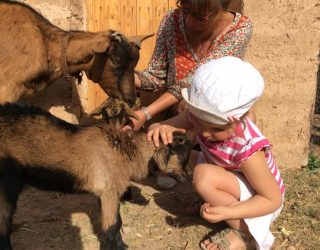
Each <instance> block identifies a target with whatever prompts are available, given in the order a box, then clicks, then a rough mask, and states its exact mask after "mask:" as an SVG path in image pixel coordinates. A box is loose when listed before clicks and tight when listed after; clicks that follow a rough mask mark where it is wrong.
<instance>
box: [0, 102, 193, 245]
mask: <svg viewBox="0 0 320 250" xmlns="http://www.w3.org/2000/svg"><path fill="white" fill-rule="evenodd" d="M107 102H108V103H107V105H106V104H104V107H103V108H102V110H100V111H101V113H102V115H103V117H104V118H105V119H108V120H109V122H106V121H105V120H101V121H99V122H97V123H95V124H92V125H86V126H78V125H73V124H69V123H67V122H65V121H63V120H60V119H58V118H57V117H55V116H53V115H51V114H50V113H48V112H46V111H43V110H41V109H39V108H36V107H32V106H22V105H17V104H5V105H0V141H1V143H0V249H1V250H4V249H5V250H7V249H11V242H10V226H11V220H12V217H13V214H14V211H15V209H16V202H17V199H18V196H19V194H20V193H21V191H22V188H23V186H24V185H26V184H28V185H31V186H35V187H38V188H41V189H45V190H54V191H61V192H77V191H87V192H90V193H92V194H94V195H95V196H97V197H98V198H99V199H100V204H101V213H102V214H101V222H102V232H103V235H102V236H101V249H126V244H125V243H124V242H123V241H122V238H121V234H120V228H121V225H122V222H121V218H120V214H119V199H120V197H121V195H122V194H123V192H124V191H125V190H126V189H127V187H128V186H129V184H130V181H131V180H139V179H141V178H144V177H147V175H148V171H149V169H150V167H153V165H156V166H157V167H158V168H159V169H160V170H161V171H162V172H165V173H168V172H172V171H175V169H172V168H171V167H172V164H168V162H169V161H170V158H171V157H172V156H175V157H173V158H175V159H176V158H178V159H179V161H178V162H179V164H178V165H179V166H177V170H178V172H179V171H181V169H182V168H184V167H185V165H186V163H187V161H188V158H189V153H190V150H191V142H190V140H189V139H188V138H187V137H186V136H185V135H184V134H179V133H177V134H175V135H174V142H173V143H172V144H171V145H169V146H165V145H163V146H161V147H160V148H157V149H156V150H155V148H154V146H153V143H147V142H146V135H145V134H143V133H134V134H133V135H132V136H129V134H127V133H121V132H119V129H118V128H117V126H115V125H114V124H113V122H112V121H113V116H114V115H116V116H118V117H117V118H116V120H117V119H119V116H124V115H126V113H127V111H128V110H127V106H126V105H125V104H124V103H122V104H121V105H120V106H119V105H118V104H117V103H118V102H119V103H121V101H119V100H114V99H111V98H110V100H109V101H107ZM108 104H110V105H108ZM108 107H110V108H111V109H112V110H108ZM115 107H117V108H115ZM129 115H130V114H129ZM120 118H121V117H120ZM120 120H121V119H120ZM176 156H177V157H176ZM168 166H171V167H168Z"/></svg>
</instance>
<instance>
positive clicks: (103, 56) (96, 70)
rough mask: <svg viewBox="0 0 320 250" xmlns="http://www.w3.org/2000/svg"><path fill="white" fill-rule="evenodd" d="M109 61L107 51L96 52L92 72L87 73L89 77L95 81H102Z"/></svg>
mask: <svg viewBox="0 0 320 250" xmlns="http://www.w3.org/2000/svg"><path fill="white" fill-rule="evenodd" d="M106 61H107V52H104V53H95V55H94V60H93V63H92V67H91V69H90V73H89V74H87V75H88V78H89V79H90V80H92V81H93V82H96V83H99V82H100V81H101V75H102V72H103V69H104V65H105V64H106Z"/></svg>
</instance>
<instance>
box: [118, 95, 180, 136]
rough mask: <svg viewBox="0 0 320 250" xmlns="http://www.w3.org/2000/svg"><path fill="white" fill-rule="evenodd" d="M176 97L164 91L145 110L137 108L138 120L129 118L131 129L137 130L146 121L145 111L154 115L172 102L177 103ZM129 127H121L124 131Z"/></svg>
mask: <svg viewBox="0 0 320 250" xmlns="http://www.w3.org/2000/svg"><path fill="white" fill-rule="evenodd" d="M177 102H178V99H177V98H176V97H175V96H173V95H172V94H170V93H167V92H166V93H164V94H163V95H161V96H160V97H159V98H158V99H157V100H155V101H154V102H153V103H151V104H150V105H149V106H148V107H146V108H145V109H146V110H145V111H142V110H137V111H136V112H135V113H136V115H137V116H138V117H139V120H136V119H134V118H130V119H131V121H132V123H133V130H135V131H138V130H140V128H141V127H142V126H143V124H144V123H145V122H146V121H147V115H146V112H147V113H149V115H150V116H151V117H153V116H156V115H157V114H159V113H160V112H161V111H163V110H165V109H166V108H168V107H171V106H172V105H173V104H175V103H177ZM128 129H130V127H129V126H125V127H124V128H123V130H124V131H126V130H128Z"/></svg>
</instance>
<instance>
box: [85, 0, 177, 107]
mask: <svg viewBox="0 0 320 250" xmlns="http://www.w3.org/2000/svg"><path fill="white" fill-rule="evenodd" d="M175 6H176V0H86V11H87V13H86V16H87V21H86V22H87V30H89V31H103V30H106V29H109V28H110V29H115V30H117V31H121V32H122V33H124V34H125V35H126V36H135V35H146V34H152V33H156V32H157V30H158V26H159V23H160V21H161V19H162V17H163V15H164V13H165V12H167V11H168V10H169V9H171V8H174V7H175ZM154 43H155V36H154V37H152V38H150V39H148V40H146V41H144V42H143V44H142V49H141V52H142V53H141V57H140V60H139V63H138V66H137V69H144V68H145V67H146V66H147V63H148V61H149V59H150V56H151V54H152V51H153V48H154ZM105 98H106V95H105V94H104V92H102V91H101V89H100V88H99V86H97V85H96V84H94V83H91V82H90V81H89V82H88V100H89V102H88V110H92V109H93V108H94V107H96V106H98V105H99V104H100V103H101V102H102V101H103V100H104V99H105Z"/></svg>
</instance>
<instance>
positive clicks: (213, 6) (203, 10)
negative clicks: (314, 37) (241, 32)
mask: <svg viewBox="0 0 320 250" xmlns="http://www.w3.org/2000/svg"><path fill="white" fill-rule="evenodd" d="M230 2H231V0H177V2H176V3H177V5H180V6H182V7H183V6H184V5H188V7H190V9H192V11H193V12H194V13H198V14H199V15H203V14H204V15H206V14H208V13H211V12H216V11H219V10H224V11H226V10H227V9H228V6H229V4H230Z"/></svg>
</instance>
